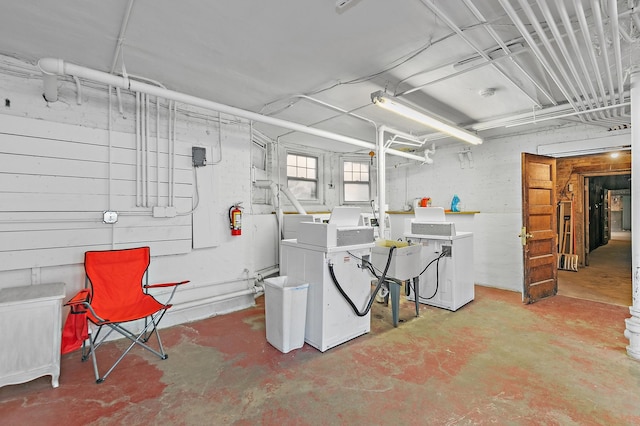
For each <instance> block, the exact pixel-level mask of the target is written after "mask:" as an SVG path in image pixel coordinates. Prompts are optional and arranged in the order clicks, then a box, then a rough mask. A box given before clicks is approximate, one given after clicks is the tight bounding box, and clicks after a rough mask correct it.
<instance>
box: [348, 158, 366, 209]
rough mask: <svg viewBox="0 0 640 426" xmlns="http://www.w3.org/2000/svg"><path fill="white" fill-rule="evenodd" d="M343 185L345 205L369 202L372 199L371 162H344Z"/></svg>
mask: <svg viewBox="0 0 640 426" xmlns="http://www.w3.org/2000/svg"><path fill="white" fill-rule="evenodd" d="M342 185H343V194H344V202H345V203H361V202H368V201H369V200H370V199H371V192H370V183H369V162H367V161H350V160H344V161H343V163H342Z"/></svg>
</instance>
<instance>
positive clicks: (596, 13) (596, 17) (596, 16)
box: [591, 0, 616, 105]
mask: <svg viewBox="0 0 640 426" xmlns="http://www.w3.org/2000/svg"><path fill="white" fill-rule="evenodd" d="M591 13H592V14H593V22H594V24H595V25H596V30H597V31H598V39H599V40H600V48H601V49H602V52H601V54H600V55H601V56H602V58H603V59H604V71H605V73H606V75H607V82H608V83H609V105H614V104H615V103H616V98H615V89H614V88H613V78H612V77H611V67H610V65H609V53H608V51H607V43H606V40H607V39H606V38H605V36H604V27H603V25H602V14H601V13H600V4H599V2H598V1H597V0H591Z"/></svg>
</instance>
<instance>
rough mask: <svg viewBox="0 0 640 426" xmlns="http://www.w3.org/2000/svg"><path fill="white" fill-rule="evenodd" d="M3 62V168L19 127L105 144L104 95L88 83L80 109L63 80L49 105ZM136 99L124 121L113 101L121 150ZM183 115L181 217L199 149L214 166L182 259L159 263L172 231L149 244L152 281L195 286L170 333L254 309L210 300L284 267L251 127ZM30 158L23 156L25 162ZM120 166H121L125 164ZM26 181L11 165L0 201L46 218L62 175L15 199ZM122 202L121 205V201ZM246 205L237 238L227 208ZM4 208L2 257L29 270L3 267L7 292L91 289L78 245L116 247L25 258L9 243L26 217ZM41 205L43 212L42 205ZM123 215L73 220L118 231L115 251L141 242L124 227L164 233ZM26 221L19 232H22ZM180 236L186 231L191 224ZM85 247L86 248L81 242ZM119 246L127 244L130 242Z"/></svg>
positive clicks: (205, 175)
mask: <svg viewBox="0 0 640 426" xmlns="http://www.w3.org/2000/svg"><path fill="white" fill-rule="evenodd" d="M2 59H3V63H4V64H3V67H6V66H8V67H10V68H13V70H17V72H7V71H6V70H3V69H2V68H0V87H1V88H2V93H1V97H2V101H3V102H2V105H0V120H3V122H4V123H6V124H7V125H6V126H3V128H1V129H0V136H2V138H3V139H2V140H0V146H3V145H2V144H4V147H10V149H8V148H7V149H2V148H0V164H4V165H5V166H6V165H7V164H8V163H9V162H11V161H13V160H14V159H15V158H17V157H16V156H18V157H19V156H20V149H21V148H22V147H20V146H17V145H18V144H17V143H14V141H17V140H18V138H19V137H20V136H21V135H16V136H14V135H11V134H8V133H10V132H8V131H7V128H9V127H11V128H13V129H20V128H27V129H28V128H30V127H33V128H36V129H37V130H36V131H35V132H36V133H38V135H39V136H37V137H35V138H32V140H34V141H37V142H38V143H41V141H43V140H46V138H44V139H43V136H42V135H43V134H44V135H47V134H50V136H51V138H52V139H51V141H50V144H51V145H52V146H55V145H56V144H57V143H58V141H57V140H58V139H61V138H64V139H65V140H66V139H72V140H79V141H80V142H82V138H83V137H85V136H84V135H85V134H86V132H87V131H86V129H93V130H92V131H90V132H89V133H92V134H95V135H97V136H99V137H98V138H96V139H101V140H103V139H104V140H106V139H108V137H107V133H108V132H107V128H108V111H109V109H108V105H109V101H108V96H107V90H106V88H105V87H100V86H98V85H95V84H92V83H90V82H83V84H82V96H81V105H78V104H77V102H76V101H77V99H76V86H75V84H74V83H73V82H72V81H64V80H62V79H61V80H60V82H59V88H60V92H59V96H60V100H59V101H58V102H56V103H49V104H48V103H47V102H45V101H44V99H43V97H42V81H41V78H40V76H39V73H38V71H37V69H36V67H35V66H33V64H27V63H22V62H20V61H16V60H14V59H12V58H6V57H3V58H2ZM7 64H8V65H7ZM133 99H134V97H133V96H132V95H131V94H126V93H125V94H123V113H120V112H119V111H118V104H117V101H116V98H115V96H114V97H112V103H113V105H112V108H111V113H112V116H113V119H112V138H113V139H115V140H117V141H118V143H123V144H126V143H130V141H131V140H133V137H132V135H133V134H134V133H135V127H134V123H135V120H134V117H135V108H134V104H133V102H132V100H133ZM5 100H7V103H8V104H7V105H5ZM179 109H180V110H182V112H181V113H180V114H179V116H178V119H177V140H178V142H177V148H176V150H177V151H178V157H179V158H178V160H177V161H178V162H179V163H180V167H181V168H182V170H181V173H182V176H183V177H182V179H185V178H186V181H185V182H184V183H182V182H181V189H180V193H181V194H182V195H180V200H179V201H180V202H181V203H182V204H181V205H180V204H177V206H178V210H180V209H184V208H185V206H186V209H187V210H188V209H189V207H190V206H191V205H192V204H195V202H196V199H197V196H196V193H195V181H194V180H193V178H192V177H189V175H190V174H191V171H190V170H189V171H188V172H187V174H185V173H184V172H185V171H186V170H187V169H190V164H188V163H189V162H190V155H191V154H190V152H191V147H192V146H194V145H196V146H204V147H206V148H207V158H208V160H209V163H210V164H209V165H207V166H206V167H203V168H199V169H198V171H197V173H198V190H199V191H198V192H199V198H200V203H199V205H198V209H197V210H196V213H195V214H194V216H193V218H192V219H191V216H188V219H187V222H186V223H187V225H189V226H190V227H191V229H190V230H188V236H187V238H191V240H192V241H191V243H189V245H188V246H187V248H186V249H184V250H182V251H184V252H183V253H177V254H170V253H169V252H170V250H169V252H167V253H162V255H161V256H158V255H157V253H156V255H155V256H154V251H153V247H154V245H158V244H162V246H163V247H167V246H170V245H171V244H170V243H171V238H172V237H173V234H172V232H168V231H167V232H165V234H166V238H167V239H168V240H167V241H164V242H158V241H155V240H152V242H151V247H152V261H151V266H150V269H149V273H150V281H151V282H169V281H178V280H183V279H189V280H191V283H190V284H188V285H187V286H184V287H182V288H181V289H180V290H179V291H178V292H177V295H176V298H175V299H174V300H175V303H174V308H173V309H171V310H170V311H169V314H168V315H167V317H166V318H165V320H164V321H163V322H164V324H163V325H164V326H169V325H172V324H177V323H183V322H188V321H193V320H196V319H199V318H204V317H208V316H212V315H217V314H221V313H225V312H230V311H235V310H239V309H242V308H244V307H247V306H250V305H253V304H254V296H253V295H252V294H247V295H242V296H236V297H232V298H229V299H225V300H215V301H214V300H213V299H212V298H217V297H218V296H224V295H227V294H230V293H235V292H239V291H243V290H246V289H250V288H252V287H253V284H254V282H255V280H254V278H255V276H256V274H257V273H258V272H259V271H260V270H261V269H268V268H272V267H273V266H274V265H276V263H277V248H276V240H275V238H276V233H275V229H276V222H275V216H274V215H272V214H271V210H272V209H271V208H270V207H269V206H261V205H251V190H252V184H251V177H250V170H251V150H252V148H253V147H252V146H251V137H250V134H251V133H250V132H251V130H250V126H249V123H248V122H246V121H245V120H239V119H237V118H235V117H228V116H226V117H225V116H223V117H222V125H221V127H219V126H218V114H217V113H215V112H209V111H203V110H197V109H195V108H192V107H188V106H185V105H179ZM91 139H93V138H91ZM21 140H22V139H21ZM87 142H88V143H89V142H91V143H92V144H93V146H98V147H99V144H100V143H102V142H99V143H96V141H95V140H92V141H89V140H87ZM78 147H80V148H83V149H84V147H83V146H82V144H79V145H78ZM25 148H26V147H25ZM124 151H126V149H121V150H120V151H119V152H118V155H120V153H121V152H124ZM220 151H221V152H220ZM105 152H106V150H105ZM220 154H221V155H222V156H221V158H222V159H221V161H220V162H219V163H218V164H212V163H214V162H216V161H217V160H218V159H219V158H220V157H219V156H220ZM77 156H78V154H77V153H76V152H73V153H71V152H70V153H69V157H76V158H75V159H74V160H72V161H76V162H79V161H80V160H81V158H80V159H78V158H77ZM23 157H26V156H24V155H23ZM105 157H106V154H105ZM43 161H46V160H43ZM56 161H57V160H56ZM106 161H107V160H106V158H99V159H98V162H96V163H95V164H96V167H99V166H100V165H101V164H104V162H106ZM116 161H118V162H119V161H120V159H118V160H116ZM127 161H129V160H127ZM25 164H26V165H27V166H28V167H29V173H30V174H34V173H35V174H37V168H38V164H40V163H39V160H37V159H30V160H28V161H27V162H26V163H25ZM76 164H77V163H76ZM122 167H123V166H122V165H121V164H118V165H117V166H114V167H113V170H114V171H117V170H120V168H122ZM185 167H186V168H185ZM116 173H117V172H116ZM20 174H21V172H20V171H18V172H13V173H11V174H8V173H6V167H0V179H5V185H1V186H0V197H2V198H3V199H4V200H5V201H6V200H7V199H8V198H11V197H18V198H11V199H20V201H21V202H22V201H24V202H25V203H26V204H29V205H33V206H34V210H40V213H39V214H40V215H43V214H44V215H46V214H47V211H46V210H47V208H46V206H45V207H43V206H42V203H38V199H39V198H40V196H39V195H38V192H39V191H40V193H41V194H42V195H41V198H42V199H43V200H46V196H45V195H46V194H45V192H46V188H47V187H48V186H49V185H50V183H51V181H53V180H54V179H55V178H57V177H52V176H50V175H47V176H48V177H45V176H40V178H42V179H41V182H40V185H41V189H38V188H31V189H29V192H28V193H25V194H22V195H21V194H16V193H15V191H12V189H11V184H10V180H13V179H19V178H22V176H19V175H20ZM118 178H119V176H117V175H116V176H114V179H118ZM120 178H122V176H120ZM47 180H49V181H50V182H47ZM118 185H120V183H118ZM52 186H53V185H52ZM39 188H40V186H39ZM127 191H129V189H127ZM71 192H73V189H71ZM97 197H98V198H99V197H100V196H99V195H98V196H97ZM104 198H105V200H104V204H101V205H104V206H105V208H106V207H108V205H109V202H108V200H107V197H106V196H105V197H104ZM117 198H118V199H119V200H120V199H124V197H121V196H118V197H117ZM239 201H240V202H243V206H244V207H245V215H244V223H243V235H242V236H241V237H232V236H231V235H230V232H229V228H228V219H227V215H228V208H229V206H231V205H233V204H234V203H236V202H239ZM184 203H187V204H186V205H185V204H184ZM2 204H3V205H2V206H0V222H1V223H0V230H1V231H2V234H3V235H4V237H3V240H4V243H2V244H0V246H2V247H0V251H3V252H4V254H5V257H4V258H6V259H10V258H11V256H12V255H14V254H15V253H17V252H21V259H22V263H21V264H20V265H18V266H14V265H12V264H10V262H8V261H5V262H4V264H3V265H0V288H6V287H13V286H21V285H38V284H41V283H49V282H64V283H65V284H66V295H67V297H70V296H72V295H73V294H74V293H75V292H76V291H77V290H79V289H80V288H82V287H83V286H84V270H83V265H82V261H83V256H82V253H83V251H82V250H81V246H82V245H83V244H85V245H86V246H87V247H88V248H87V249H92V245H95V244H98V245H99V246H100V247H104V245H105V244H107V245H108V243H109V241H103V240H101V241H99V242H97V241H92V240H91V239H90V238H89V237H87V239H86V241H79V242H78V241H77V242H75V243H74V244H77V246H78V247H76V248H75V249H74V250H75V251H72V254H71V255H69V256H71V260H70V261H64V262H60V264H51V262H48V263H47V262H45V263H43V261H42V257H41V256H39V255H38V253H39V250H40V249H41V248H38V247H35V246H34V247H33V248H34V250H33V254H32V255H31V254H30V252H29V251H28V250H25V249H24V247H22V246H18V244H15V246H14V247H12V246H11V244H12V243H11V242H10V241H11V240H10V239H9V238H5V237H7V236H8V235H10V233H11V231H12V230H14V229H16V228H17V227H18V226H19V227H20V229H21V230H22V229H23V228H25V227H28V225H25V224H24V220H20V218H19V217H18V216H19V215H20V212H18V211H13V210H12V206H11V205H10V204H9V203H5V202H3V203H2ZM152 204H153V197H152ZM38 205H39V207H36V206H38ZM124 210H129V211H124V212H121V219H120V220H119V223H118V224H116V225H107V224H103V223H102V210H100V209H95V211H88V212H80V213H78V212H72V213H73V215H74V217H75V215H79V214H82V215H86V216H87V218H88V219H87V218H85V219H83V220H84V223H89V224H88V225H83V226H87V227H91V228H92V231H93V230H96V229H97V232H98V234H100V235H103V233H102V232H101V230H103V229H105V228H108V227H113V230H114V232H113V234H114V235H116V236H117V237H114V238H119V239H117V240H114V243H116V244H118V245H120V244H121V243H122V241H126V238H127V235H124V234H127V233H133V234H136V235H142V237H140V236H138V237H137V238H142V239H143V240H144V231H140V229H135V228H134V227H127V226H126V224H127V223H128V221H129V222H131V221H144V222H145V225H146V226H148V228H147V229H149V232H154V236H157V235H162V230H163V227H164V226H165V224H166V223H167V222H166V220H167V219H163V218H158V219H156V218H153V217H152V214H151V211H152V209H151V207H148V208H140V207H136V206H135V204H131V205H130V208H129V207H128V206H127V207H126V208H124ZM19 222H20V223H21V224H20V225H18V223H19ZM68 223H69V224H70V225H69V226H75V224H74V223H73V221H72V220H70V221H68ZM182 223H184V222H182ZM52 226H59V225H58V224H56V225H52ZM178 228H182V229H183V228H184V226H181V227H178ZM158 230H160V232H159V231H158ZM132 231H135V232H132ZM192 233H193V237H192ZM87 235H89V233H87ZM154 238H157V237H154ZM181 238H183V237H181ZM80 240H82V236H81V237H80ZM192 243H193V246H192ZM49 244H50V246H51V247H56V244H59V242H56V241H54V240H51V241H50V242H49ZM122 244H124V245H126V243H122ZM129 244H130V243H129ZM181 244H182V246H184V243H182V242H181ZM194 247H195V248H194ZM29 256H31V257H29ZM52 258H55V256H53V257H52ZM25 259H26V260H25Z"/></svg>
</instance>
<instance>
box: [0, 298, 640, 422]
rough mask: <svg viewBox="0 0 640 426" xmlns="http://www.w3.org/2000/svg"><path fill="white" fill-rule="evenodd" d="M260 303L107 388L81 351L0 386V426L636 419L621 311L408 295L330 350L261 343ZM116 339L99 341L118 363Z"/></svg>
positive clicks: (637, 367)
mask: <svg viewBox="0 0 640 426" xmlns="http://www.w3.org/2000/svg"><path fill="white" fill-rule="evenodd" d="M262 300H263V298H259V299H258V300H257V302H258V305H257V306H256V307H255V308H250V309H247V310H244V311H241V312H236V313H233V314H229V315H225V316H220V317H214V318H210V319H207V320H203V321H198V322H194V323H190V324H184V325H181V326H176V327H172V328H169V329H165V330H163V340H164V342H165V343H166V348H167V350H168V353H169V359H167V360H164V361H161V360H159V359H157V358H154V357H153V356H152V355H150V354H148V353H145V352H143V351H142V350H141V349H134V350H133V352H132V353H131V354H129V355H128V356H127V357H126V358H125V360H124V361H123V363H122V364H121V365H120V366H118V367H117V368H116V370H114V372H113V373H112V374H111V375H110V376H109V377H108V378H107V380H106V381H105V382H104V383H102V384H99V385H98V384H95V381H94V377H93V371H92V368H91V364H90V363H89V362H87V363H81V362H80V360H79V355H78V353H72V354H69V355H65V356H63V357H62V366H61V377H60V387H59V388H57V389H53V388H51V380H50V378H49V377H43V378H40V379H36V380H33V381H31V382H29V383H25V384H20V385H13V386H5V387H3V388H0V424H2V425H31V424H37V425H60V424H64V423H70V424H82V425H87V424H95V425H111V424H128V425H147V424H179V425H204V424H207V425H209V424H210V425H226V424H234V425H256V424H264V425H281V424H285V425H289V424H291V425H334V424H343V425H352V424H374V425H387V424H389V425H391V424H393V425H398V424H403V425H423V424H427V425H429V424H435V425H471V424H501V425H503V424H508V425H521V424H523V425H539V424H544V425H592V424H593V425H633V424H640V362H639V361H635V360H632V359H630V358H629V357H628V356H627V355H626V350H625V346H626V344H627V340H626V339H625V338H624V336H623V331H624V318H626V317H628V309H627V308H625V307H621V306H614V305H607V304H602V303H598V302H590V301H584V300H579V299H574V298H568V297H564V296H556V297H553V298H550V299H547V300H544V301H541V302H539V303H537V304H534V305H522V304H521V302H520V295H519V294H517V293H513V292H507V291H502V290H496V289H489V288H483V287H476V300H475V301H473V302H471V303H470V304H469V305H467V306H465V307H463V308H462V309H460V310H458V311H457V312H449V311H446V310H441V309H437V308H432V307H428V306H422V307H421V316H420V317H419V318H414V317H413V315H412V311H413V305H412V304H410V303H407V302H404V303H403V306H402V313H401V315H400V317H401V319H403V320H404V321H403V322H402V323H401V324H400V325H399V327H398V328H393V326H392V325H391V320H390V312H389V311H390V309H389V308H388V307H385V306H383V305H378V304H374V311H373V315H372V331H371V333H369V334H367V335H366V336H362V337H360V338H357V339H354V340H352V341H350V342H347V343H345V344H343V345H340V346H338V347H336V348H333V349H331V350H329V351H327V352H325V353H321V352H319V351H317V350H316V349H314V348H312V347H310V346H308V345H305V346H304V347H303V348H302V349H300V350H295V351H292V352H290V353H288V354H282V353H280V352H279V351H278V350H276V349H275V348H273V347H272V346H271V345H270V344H269V343H267V341H266V339H265V328H264V307H263V305H262ZM123 345H124V342H112V343H108V344H106V346H105V347H104V348H103V349H104V350H106V351H105V352H103V353H101V357H100V358H101V359H103V360H105V359H107V358H109V359H115V358H116V357H117V356H118V353H119V352H118V351H119V350H120V349H122V347H123Z"/></svg>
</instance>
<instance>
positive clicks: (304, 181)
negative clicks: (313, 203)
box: [287, 154, 318, 200]
mask: <svg viewBox="0 0 640 426" xmlns="http://www.w3.org/2000/svg"><path fill="white" fill-rule="evenodd" d="M287 186H288V187H289V190H290V191H291V192H292V193H293V195H295V196H296V198H297V199H299V200H316V199H318V158H317V157H311V156H308V155H300V154H287Z"/></svg>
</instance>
